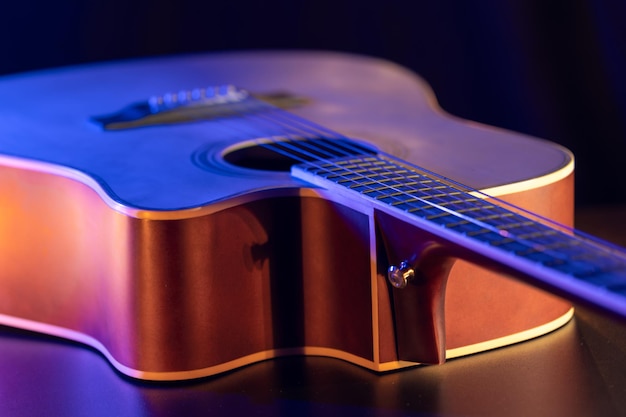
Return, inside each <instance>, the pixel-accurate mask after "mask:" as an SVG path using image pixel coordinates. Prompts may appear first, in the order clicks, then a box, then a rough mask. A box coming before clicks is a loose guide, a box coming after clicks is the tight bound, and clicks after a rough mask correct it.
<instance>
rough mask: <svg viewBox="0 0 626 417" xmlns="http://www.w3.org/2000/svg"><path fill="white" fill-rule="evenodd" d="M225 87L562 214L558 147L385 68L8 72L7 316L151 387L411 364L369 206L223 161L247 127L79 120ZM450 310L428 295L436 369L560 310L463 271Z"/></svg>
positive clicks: (567, 166) (337, 61)
mask: <svg viewBox="0 0 626 417" xmlns="http://www.w3.org/2000/svg"><path fill="white" fill-rule="evenodd" d="M250 68H254V69H255V71H250ZM227 82H228V83H235V84H238V85H242V86H243V87H247V88H249V89H251V90H254V91H263V90H275V89H285V88H287V89H289V90H294V91H295V92H296V93H297V94H303V95H305V96H307V97H311V99H312V103H311V104H310V105H309V106H304V107H302V108H301V109H298V112H299V113H300V114H302V115H305V116H307V117H310V118H312V119H313V120H315V121H318V122H321V123H323V124H325V125H328V126H329V127H330V128H333V129H335V130H341V131H342V132H344V133H346V134H348V135H353V136H356V137H360V138H363V139H367V140H369V141H371V142H372V143H374V144H375V145H377V146H379V147H380V148H382V149H386V150H389V151H390V152H393V153H395V154H397V155H398V156H400V157H405V158H407V159H409V160H411V162H415V163H418V164H422V165H424V166H425V167H427V168H430V169H434V170H437V171H439V172H440V173H442V174H444V175H448V176H450V177H453V178H455V179H458V180H461V181H463V182H465V183H467V184H468V185H470V186H473V187H477V188H491V189H496V190H500V191H501V192H502V193H503V194H502V197H503V198H505V199H509V198H510V199H516V200H519V202H520V205H521V206H523V207H525V208H527V209H530V210H533V211H536V212H538V213H540V214H542V215H546V216H550V217H552V218H555V219H557V220H558V221H560V222H562V223H566V224H568V223H571V221H572V218H571V216H572V214H571V213H572V172H571V170H572V160H571V155H570V154H569V153H568V152H567V151H565V150H563V149H562V148H560V147H557V146H554V145H552V144H549V143H547V142H543V141H539V140H535V139H531V138H527V137H523V136H520V135H516V134H512V133H507V132H502V131H499V130H495V129H489V128H486V127H481V126H477V125H471V124H468V123H466V122H462V121H458V120H455V119H453V118H450V117H446V116H445V115H443V114H441V113H439V112H438V111H437V109H436V106H435V103H434V99H433V97H432V95H431V94H430V92H429V90H428V89H427V87H425V86H424V84H423V83H422V82H421V81H420V80H419V79H418V78H417V77H415V76H414V75H413V74H410V73H408V72H406V71H405V70H403V69H401V68H398V67H396V66H394V65H393V64H390V63H387V62H383V61H378V60H373V59H367V58H360V57H352V56H344V55H338V54H324V53H299V54H289V53H273V54H254V53H252V54H224V55H206V56H197V57H182V58H172V59H160V60H147V61H137V62H130V63H118V64H106V65H102V66H92V67H85V68H79V69H70V70H58V71H51V72H49V73H42V74H30V75H25V76H19V77H11V78H7V79H4V80H2V81H0V93H1V95H2V96H3V97H5V99H6V100H5V101H4V102H3V103H2V104H0V106H2V107H0V111H1V112H0V115H1V117H2V120H3V123H1V124H0V135H1V136H2V142H0V152H2V153H4V155H3V156H0V162H1V168H0V169H1V170H2V172H1V174H2V175H0V195H2V198H3V205H2V206H1V207H0V210H1V211H2V212H1V213H0V214H1V215H0V233H1V236H2V239H0V245H1V246H0V248H1V250H0V274H1V275H0V277H1V282H2V287H3V291H2V292H0V309H1V310H0V319H1V322H2V323H4V324H9V325H12V326H17V327H22V328H26V329H30V330H35V331H40V332H45V333H50V334H53V335H57V336H62V337H65V338H69V339H74V340H77V341H80V342H83V343H86V344H89V345H91V346H93V347H95V348H96V349H98V350H99V351H101V352H102V353H103V354H104V355H105V356H107V358H108V359H109V360H110V361H111V362H112V363H113V365H114V366H116V368H117V369H118V370H119V371H121V372H123V373H126V374H128V375H131V376H134V377H138V378H146V379H155V380H164V379H166V380H168V379H185V378H195V377H201V376H205V375H211V374H215V373H218V372H224V371H227V370H230V369H234V368H236V367H239V366H243V365H246V364H249V363H252V362H256V361H259V360H263V359H267V358H272V357H276V356H281V355H289V354H309V355H326V356H332V357H338V358H342V359H345V360H347V361H351V362H354V363H357V364H359V365H362V366H365V367H368V368H371V369H377V370H385V369H395V368H398V367H403V366H410V365H414V363H413V362H415V361H416V360H417V361H419V356H420V355H417V356H414V355H413V353H414V352H413V353H411V354H409V356H408V358H409V359H411V360H412V361H413V362H407V361H403V360H402V359H403V357H402V356H403V355H400V356H399V353H398V352H400V351H402V350H403V349H402V348H401V347H399V346H398V340H399V338H398V337H397V334H396V324H397V318H394V312H393V308H392V300H391V297H390V288H389V286H388V284H387V281H386V277H385V274H386V272H385V271H386V269H387V267H388V265H387V259H386V258H387V254H385V251H384V249H383V245H382V240H381V236H380V235H379V231H378V230H377V228H376V225H375V223H374V219H373V217H372V216H371V215H370V214H371V213H368V212H367V211H362V210H361V209H360V208H359V207H353V206H351V205H348V204H346V203H345V202H336V201H333V200H332V199H331V198H330V197H331V196H329V195H324V192H323V191H320V190H316V189H313V188H311V187H310V186H305V184H303V183H302V182H299V181H297V180H295V179H293V178H291V177H290V176H289V175H288V174H287V173H284V172H269V171H253V170H250V169H246V168H241V167H234V166H232V165H229V164H228V163H227V162H225V161H224V160H223V158H222V156H223V154H224V152H226V150H229V149H233V148H237V147H241V146H242V142H244V143H245V142H246V141H248V140H250V139H255V138H257V137H256V136H255V135H258V134H261V133H262V134H263V135H267V134H269V133H271V132H269V133H268V132H267V131H265V130H264V131H262V132H260V131H259V130H258V125H256V124H254V123H251V122H250V120H247V119H244V120H242V118H237V119H224V120H217V121H207V122H203V123H190V124H182V125H173V126H159V127H150V128H145V129H131V130H122V131H116V132H103V131H102V130H101V129H99V127H98V126H96V125H94V124H93V123H92V122H91V120H90V117H92V116H94V115H101V114H106V113H107V112H111V111H116V110H118V109H120V108H123V107H124V106H125V105H127V104H128V103H133V102H135V101H137V100H141V99H145V98H146V97H150V96H152V95H154V94H155V93H158V92H162V91H172V90H173V89H179V88H193V87H194V86H198V85H213V84H215V85H219V84H224V83H227ZM182 84H185V85H184V86H183V85H182ZM188 84H191V85H188ZM115 85H117V86H118V88H115V89H112V88H111V86H115ZM7 103H10V105H9V104H7ZM511 153H514V154H515V155H516V158H514V159H513V160H511V159H510V154H511ZM477 167H478V168H477ZM487 167H488V169H487ZM438 168H441V169H438ZM546 195H547V196H549V198H545V196H546ZM538 197H539V198H538ZM400 245H413V246H414V243H413V242H412V241H410V240H409V239H402V242H400ZM33 259H36V260H37V262H34V261H33ZM399 260H401V259H399ZM399 260H398V261H399ZM344 277H350V278H351V279H350V280H346V279H342V278H344ZM443 302H444V294H443V292H442V291H439V302H438V304H437V306H436V309H437V310H438V311H440V310H441V309H444V308H445V310H446V311H445V314H446V317H447V319H446V321H445V323H443V322H442V321H441V320H438V321H437V322H436V323H431V322H429V321H427V322H426V323H425V324H424V327H422V328H420V326H417V325H416V326H417V327H416V328H418V333H422V330H424V328H427V327H428V326H431V325H432V324H434V327H435V328H436V332H435V334H436V336H435V337H434V338H433V343H429V344H427V345H425V346H426V347H427V349H426V350H427V351H428V355H429V357H430V356H431V353H432V352H433V351H434V352H436V358H435V359H436V360H435V362H440V361H441V360H443V356H447V357H453V356H459V355H462V354H468V353H471V352H475V351H477V350H484V349H489V348H493V347H496V346H499V345H502V344H507V343H511V342H514V341H519V340H524V339H527V338H529V337H534V336H537V335H539V334H542V333H545V332H547V331H549V330H553V329H554V328H555V327H558V326H559V325H561V324H563V322H564V320H566V319H567V318H568V317H569V315H568V314H569V305H568V304H567V303H566V302H563V301H561V300H558V299H556V298H555V297H552V296H550V295H547V294H544V293H542V292H541V291H539V290H536V289H534V288H530V287H527V286H525V285H522V284H520V283H518V282H514V281H510V280H507V279H503V278H502V277H501V276H499V275H497V274H493V273H488V272H486V271H484V270H482V269H480V268H478V267H475V266H473V265H469V264H467V263H462V262H458V263H457V264H456V265H454V267H452V271H451V275H450V279H449V280H448V285H447V288H446V292H445V306H444V303H443ZM485 305H489V308H488V309H486V308H485V307H484V306H485ZM429 310H432V309H429ZM425 314H431V313H425ZM503 318H504V319H503ZM402 323H404V324H403V325H406V326H413V325H414V324H415V323H420V318H419V317H414V315H412V314H408V316H407V320H403V321H402ZM545 324H549V325H550V326H549V327H548V328H544V327H542V326H543V325H545ZM444 326H445V329H444ZM535 329H539V330H536V331H535ZM427 331H428V330H427ZM528 331H533V332H531V333H527V332H528ZM444 333H445V335H446V338H445V344H444V343H443V338H442V337H440V335H443V334H444ZM509 336H513V338H512V339H506V338H507V337H509ZM400 339H401V337H400ZM400 344H402V343H400ZM409 345H410V346H411V348H414V347H415V345H416V343H415V339H413V341H412V342H410V343H409ZM431 348H432V349H431Z"/></svg>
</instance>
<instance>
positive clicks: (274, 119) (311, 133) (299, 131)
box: [245, 106, 544, 249]
mask: <svg viewBox="0 0 626 417" xmlns="http://www.w3.org/2000/svg"><path fill="white" fill-rule="evenodd" d="M268 110H269V111H270V112H271V114H268V113H258V112H254V113H250V112H246V113H245V114H246V116H248V118H250V115H251V114H253V115H254V116H255V118H256V120H257V122H259V121H261V122H265V123H266V124H267V123H269V124H270V125H272V126H277V125H280V126H281V127H282V128H283V129H284V131H285V133H289V134H290V135H297V136H300V137H319V136H322V135H321V134H320V133H324V136H335V137H336V139H348V138H346V137H345V136H343V135H340V134H337V133H336V132H333V131H331V130H329V129H326V128H323V127H320V126H318V125H316V124H314V123H312V122H310V121H308V120H306V119H301V118H299V117H297V116H295V115H292V114H291V113H288V112H284V111H282V110H279V109H275V108H272V107H270V106H268ZM268 116H269V117H268ZM285 119H287V120H285ZM294 121H295V123H294ZM296 123H297V124H298V125H300V126H298V125H296ZM296 144H297V145H296ZM324 144H325V145H327V143H324ZM342 145H346V146H348V147H349V148H350V147H352V145H351V143H350V142H347V143H344V142H342ZM261 146H264V147H266V148H269V149H271V150H273V151H275V152H280V153H283V154H286V155H287V156H289V157H293V158H294V159H297V160H300V161H304V162H307V163H309V165H314V166H315V167H316V168H319V169H322V170H327V169H326V168H325V167H323V166H321V165H319V164H316V163H314V162H311V161H307V160H304V159H303V158H300V157H297V156H296V155H295V154H294V153H293V152H298V153H300V154H302V153H304V154H305V155H306V156H309V157H311V158H314V159H319V155H318V154H325V156H327V157H335V158H336V157H338V155H333V154H330V153H329V152H327V151H325V150H324V149H322V148H321V147H320V146H318V145H316V144H315V143H311V142H307V141H296V142H283V141H281V142H280V146H282V147H286V148H289V149H291V150H292V152H289V151H284V150H282V149H280V148H279V147H278V146H277V143H272V142H270V143H266V142H263V143H261ZM303 147H307V148H309V149H311V150H312V151H314V152H315V153H311V152H308V151H305V150H304V149H303ZM334 150H335V151H337V152H338V153H339V156H346V157H349V156H352V154H350V153H348V152H345V151H344V150H342V149H340V148H339V147H336V146H335V147H334ZM353 150H354V151H357V152H358V153H363V149H359V148H356V147H353ZM320 162H322V163H330V164H331V165H335V166H336V167H337V168H338V169H339V170H342V171H347V172H348V173H351V174H355V175H356V176H357V177H360V178H361V179H366V180H368V181H374V182H375V183H378V184H379V185H381V186H382V187H384V188H385V189H388V190H393V191H395V192H396V193H397V194H399V195H403V196H408V197H409V198H410V200H412V201H416V200H417V201H420V202H421V203H422V204H425V205H426V206H427V207H434V208H437V209H439V210H441V211H443V212H444V213H448V214H450V215H452V216H455V217H457V218H461V219H463V221H466V222H471V223H473V224H476V225H478V226H479V227H482V228H485V229H487V230H491V231H493V232H496V233H499V234H500V233H502V231H501V228H502V227H504V226H510V223H509V224H507V223H502V224H500V225H497V224H496V225H493V224H489V223H485V222H483V221H481V220H479V219H477V218H476V217H470V216H464V215H461V213H459V212H458V211H456V210H450V209H448V208H447V207H444V206H442V205H441V204H447V203H448V204H449V202H447V201H445V200H444V202H443V203H441V204H440V203H438V202H434V201H433V199H434V197H433V196H432V195H428V193H426V194H427V197H426V198H424V197H420V196H416V195H415V194H414V193H415V192H420V193H424V191H423V189H415V190H410V191H411V192H413V193H411V192H405V191H403V190H401V189H398V188H397V187H394V186H392V185H389V184H387V183H384V182H382V181H377V180H372V178H371V176H367V175H363V174H361V173H360V172H357V171H354V170H351V169H346V168H345V167H344V166H340V165H338V164H336V163H333V162H332V161H331V160H328V159H326V160H321V161H320ZM394 162H395V161H394ZM406 172H409V170H406ZM385 174H386V175H387V176H388V177H391V179H393V177H395V176H397V175H398V174H399V172H397V171H396V172H394V171H390V170H388V169H387V170H386V172H385ZM418 175H419V173H418ZM426 178H428V177H427V176H426ZM428 180H430V181H432V180H433V179H431V178H428ZM357 183H358V182H357ZM435 183H436V181H435ZM361 185H362V184H361ZM399 186H406V184H399ZM366 187H367V186H366ZM443 187H445V188H449V189H451V190H454V191H455V192H456V193H462V194H465V195H468V196H470V197H471V195H469V194H468V193H467V192H466V191H465V190H458V189H455V188H454V187H450V186H449V185H447V184H443ZM348 188H349V187H348ZM368 188H370V189H371V190H372V191H374V190H376V189H372V187H368ZM445 195H448V196H449V195H450V194H449V193H448V194H444V196H445ZM391 198H392V199H395V200H397V202H398V203H407V200H403V199H401V198H398V197H396V196H395V195H392V196H391ZM439 200H441V199H439ZM472 200H478V199H476V198H472ZM462 202H463V203H465V204H469V205H472V203H469V202H468V199H465V200H463V201H462ZM391 205H393V204H391ZM473 206H475V207H478V208H479V209H481V210H487V211H489V210H490V208H491V207H496V206H494V205H491V204H489V205H485V204H481V205H479V204H473ZM491 213H492V214H495V215H497V216H498V217H502V213H501V212H500V211H495V210H491ZM427 220H428V219H427ZM514 223H517V222H514ZM507 233H508V232H507ZM506 238H510V239H517V240H520V239H519V238H518V237H515V238H514V237H513V236H506ZM527 246H529V247H531V248H532V247H534V248H536V249H544V248H543V247H541V248H539V247H538V244H537V243H536V242H527Z"/></svg>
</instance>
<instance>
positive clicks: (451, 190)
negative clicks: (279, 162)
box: [292, 155, 626, 316]
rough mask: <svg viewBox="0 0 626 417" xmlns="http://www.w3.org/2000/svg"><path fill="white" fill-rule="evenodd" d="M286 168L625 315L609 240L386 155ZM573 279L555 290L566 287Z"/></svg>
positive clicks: (625, 266) (621, 271) (624, 262)
mask: <svg viewBox="0 0 626 417" xmlns="http://www.w3.org/2000/svg"><path fill="white" fill-rule="evenodd" d="M292 174H293V175H294V176H296V177H298V178H300V179H303V180H305V181H308V182H311V183H314V184H317V185H321V186H323V187H324V188H328V189H333V188H334V189H336V188H337V187H339V188H340V189H341V190H342V191H343V192H344V194H345V191H347V190H349V191H351V192H353V193H354V196H358V197H361V198H366V199H368V200H369V201H370V202H372V203H373V205H374V207H378V208H382V209H387V211H389V208H393V209H395V210H400V211H402V212H403V213H407V214H409V215H410V217H412V218H416V219H419V220H420V221H427V222H429V223H430V224H434V225H437V226H438V227H437V228H438V229H440V230H445V232H442V234H446V233H450V232H453V233H455V234H456V235H458V236H460V237H462V239H466V240H468V241H474V242H481V243H482V244H484V245H485V246H487V247H490V248H492V249H497V250H500V251H504V252H506V253H508V254H513V255H515V257H516V258H518V259H519V258H521V259H524V260H526V261H527V262H528V263H531V264H533V266H534V267H539V268H540V269H549V270H551V271H553V272H555V273H556V274H557V276H566V277H569V279H570V281H572V282H573V283H574V285H575V286H576V285H577V284H578V283H580V284H582V285H583V286H584V287H585V288H584V290H585V291H594V292H596V293H597V295H599V298H605V296H606V297H609V298H611V299H612V303H610V304H617V305H618V306H619V305H620V304H622V305H623V307H621V311H619V312H618V314H620V315H622V316H625V315H626V257H624V255H623V253H620V252H619V251H615V250H613V249H612V248H611V247H609V246H607V247H605V246H604V245H601V244H597V243H596V242H593V241H590V240H586V239H583V238H580V237H578V236H575V235H572V234H569V233H564V232H563V231H561V230H558V229H557V228H555V227H550V226H546V225H544V224H542V223H539V222H538V221H536V220H533V219H531V218H529V217H526V216H523V215H520V214H517V213H515V212H513V211H511V210H508V209H506V208H504V207H501V206H499V205H495V204H493V203H492V202H490V201H488V200H485V199H482V198H478V197H476V196H474V195H473V194H472V193H471V192H469V191H468V190H464V189H463V188H462V187H461V186H458V185H456V184H454V183H452V182H447V181H445V180H443V179H439V178H437V177H436V176H433V175H430V174H429V173H427V172H426V171H424V172H421V171H420V170H419V169H417V168H414V167H411V166H409V165H406V164H404V163H402V162H400V161H396V160H394V159H392V158H389V157H385V156H380V155H364V156H349V157H344V158H337V159H332V160H328V161H322V162H309V163H303V164H299V165H296V166H295V167H294V168H293V169H292ZM392 211H393V210H392ZM437 228H435V229H437ZM572 282H568V283H566V285H564V286H565V287H566V288H565V289H564V288H557V290H559V291H560V292H561V293H563V292H565V293H568V290H567V287H569V286H570V284H572ZM616 297H617V298H616ZM592 298H593V297H592ZM602 307H606V306H602ZM611 310H614V309H613V308H611ZM614 312H615V311H614Z"/></svg>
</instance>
